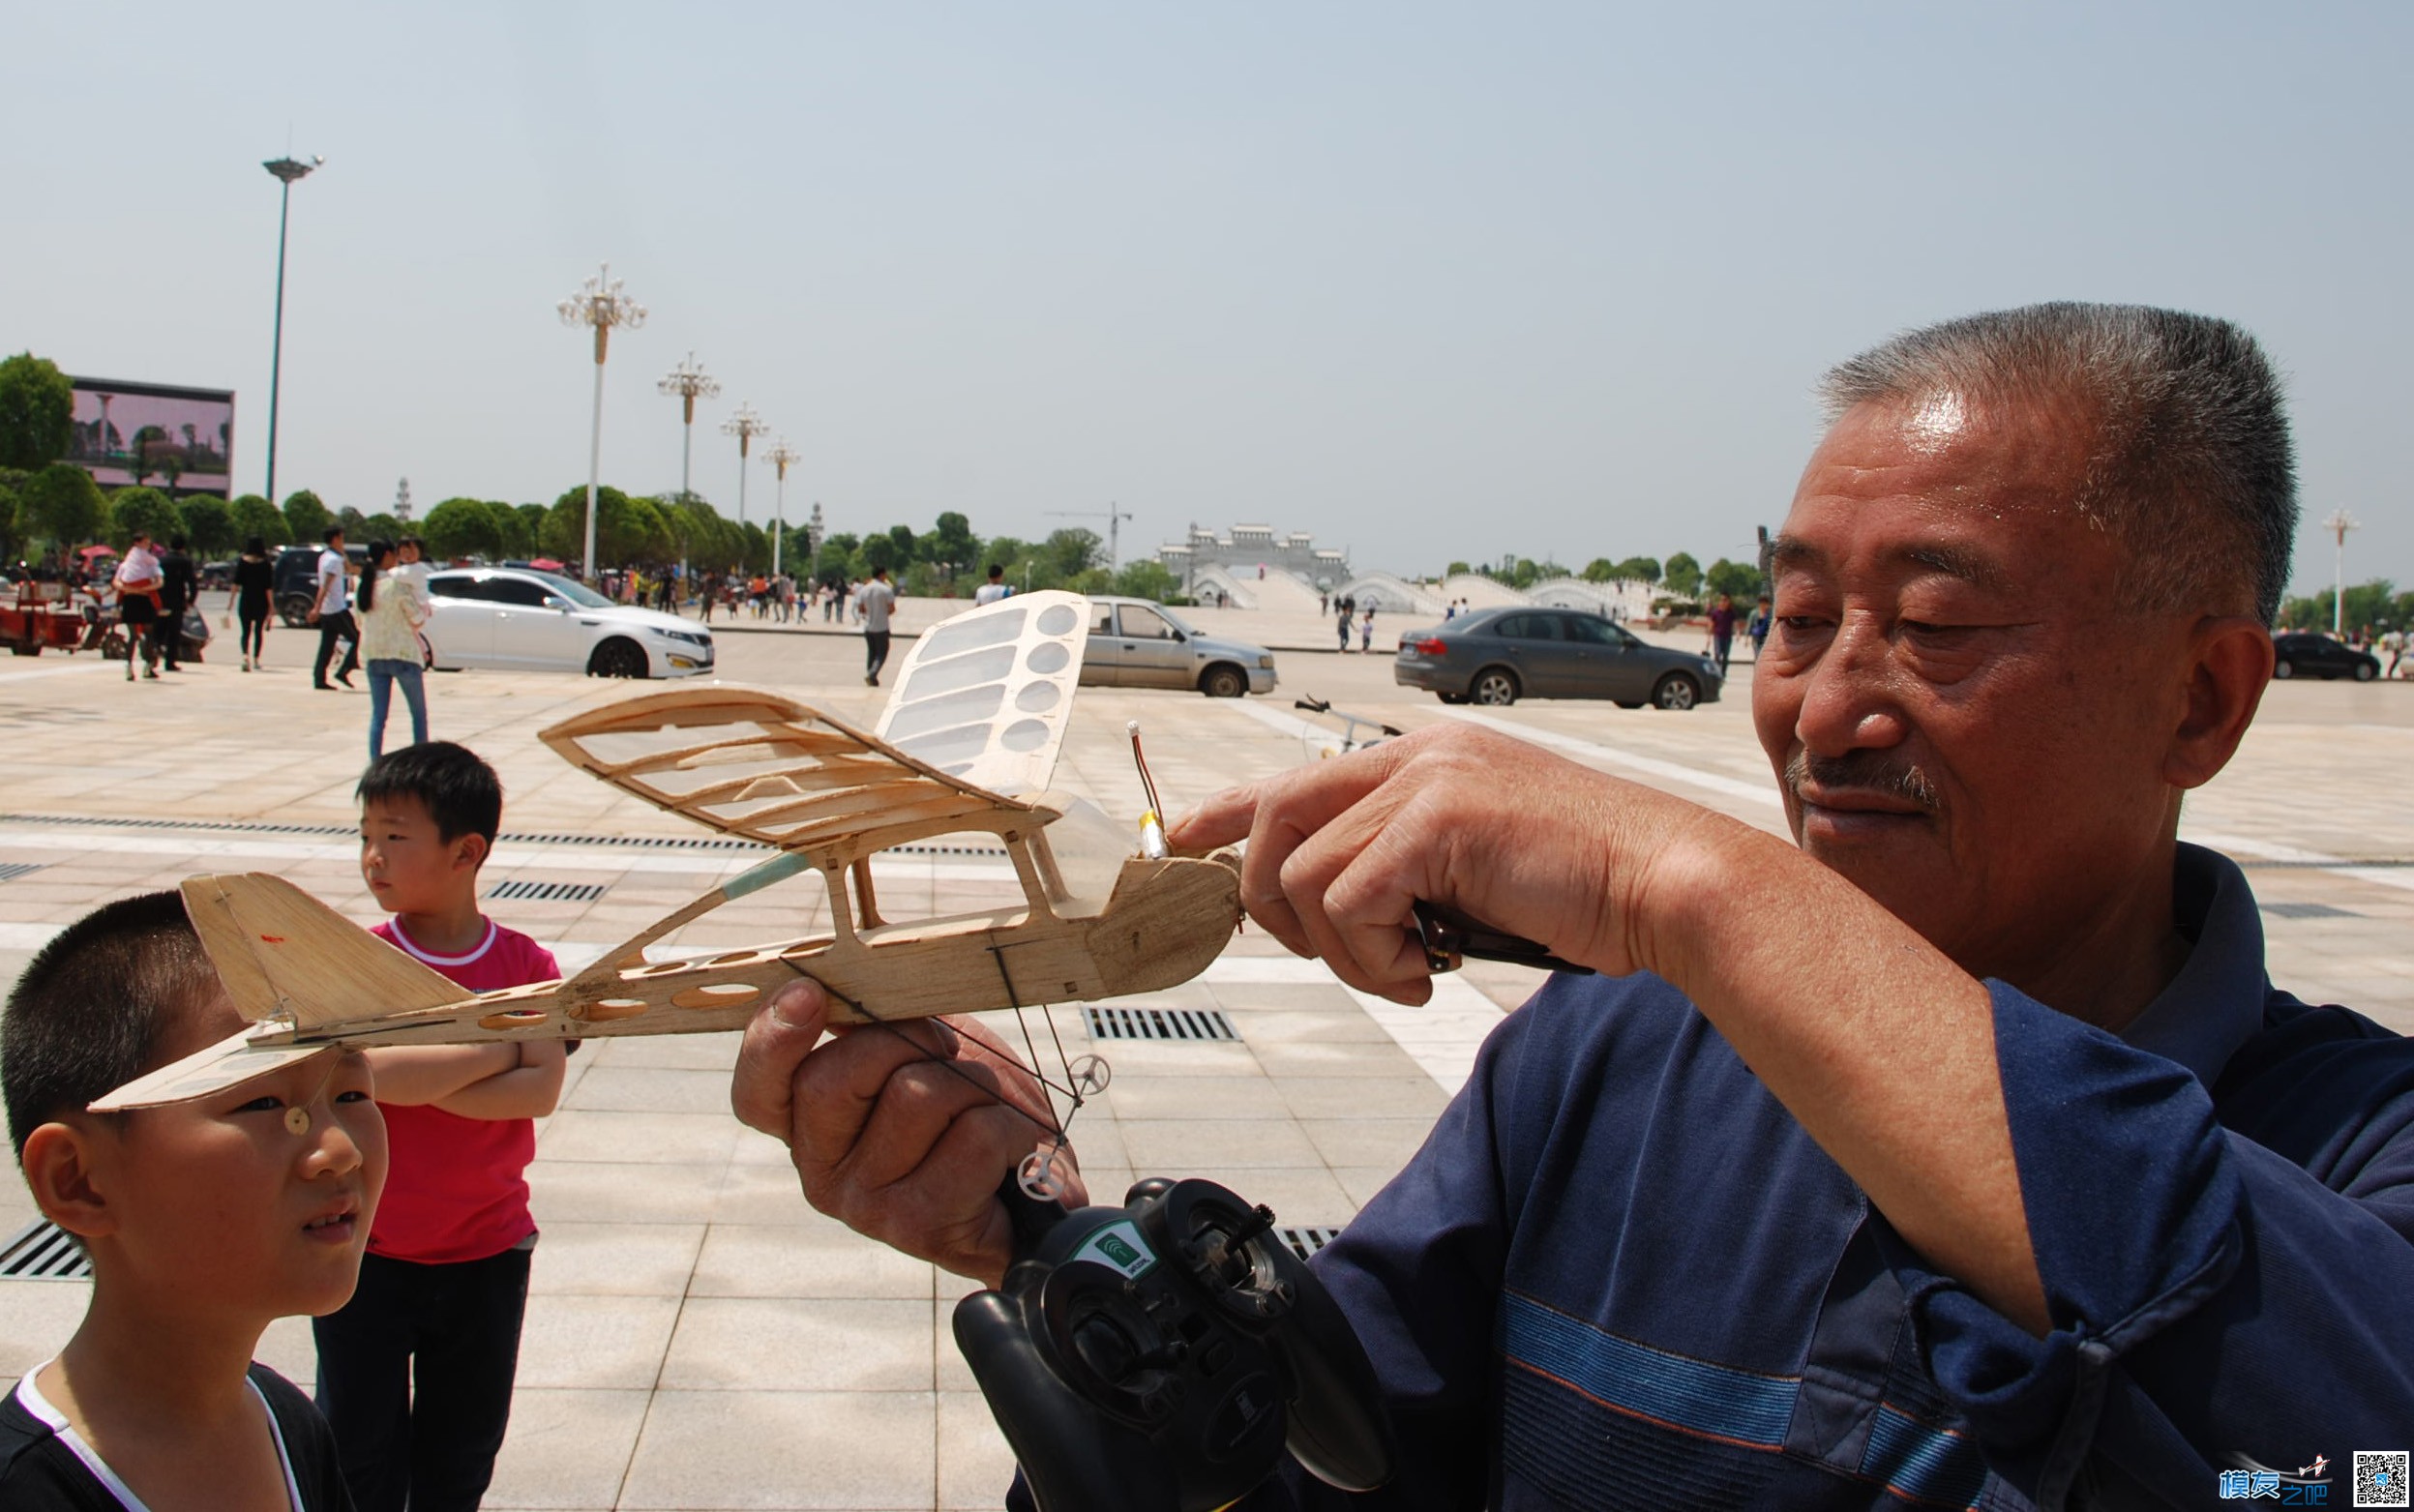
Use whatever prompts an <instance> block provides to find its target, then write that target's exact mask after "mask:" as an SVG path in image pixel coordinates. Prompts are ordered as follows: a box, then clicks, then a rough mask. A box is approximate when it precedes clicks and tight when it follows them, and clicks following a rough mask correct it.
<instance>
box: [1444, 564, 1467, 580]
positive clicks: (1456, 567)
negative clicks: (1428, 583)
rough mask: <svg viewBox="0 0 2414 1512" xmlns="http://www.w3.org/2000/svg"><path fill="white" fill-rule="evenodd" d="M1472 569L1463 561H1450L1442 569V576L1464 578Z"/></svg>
mask: <svg viewBox="0 0 2414 1512" xmlns="http://www.w3.org/2000/svg"><path fill="white" fill-rule="evenodd" d="M1474 571H1475V569H1474V568H1472V567H1470V566H1468V565H1467V564H1466V563H1465V562H1452V563H1451V564H1450V565H1449V566H1447V567H1445V568H1444V569H1443V570H1442V576H1443V577H1445V578H1464V577H1467V576H1468V575H1470V574H1472V573H1473V572H1474Z"/></svg>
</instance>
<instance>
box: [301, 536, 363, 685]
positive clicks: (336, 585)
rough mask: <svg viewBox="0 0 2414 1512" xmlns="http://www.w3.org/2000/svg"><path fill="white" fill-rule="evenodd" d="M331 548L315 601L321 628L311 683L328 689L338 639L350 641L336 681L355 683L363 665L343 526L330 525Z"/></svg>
mask: <svg viewBox="0 0 2414 1512" xmlns="http://www.w3.org/2000/svg"><path fill="white" fill-rule="evenodd" d="M326 542H327V548H326V549H325V550H323V551H321V552H319V553H318V586H317V590H316V592H315V594H314V596H313V598H312V600H311V614H310V617H311V623H312V624H313V625H316V626H317V627H318V657H317V659H316V660H315V661H313V662H312V663H311V686H312V687H313V688H316V689H318V690H320V691H321V692H324V691H326V689H327V688H328V687H329V684H328V682H327V664H328V663H329V662H332V661H334V660H335V654H336V642H337V641H339V640H341V641H343V642H346V643H345V645H344V648H343V666H341V667H337V668H336V681H337V682H340V683H342V684H343V686H345V687H346V688H349V687H351V686H352V668H354V667H358V666H360V665H361V646H360V637H361V633H360V627H359V626H358V625H356V624H354V623H353V622H352V585H351V583H350V582H349V580H347V579H346V578H345V577H344V569H345V568H346V567H348V566H350V565H351V564H350V562H349V561H348V560H346V558H345V557H344V554H343V526H342V525H329V526H328V527H327V534H326Z"/></svg>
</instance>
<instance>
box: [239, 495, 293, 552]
mask: <svg viewBox="0 0 2414 1512" xmlns="http://www.w3.org/2000/svg"><path fill="white" fill-rule="evenodd" d="M227 513H228V514H229V515H231V516H232V517H233V518H234V526H235V538H236V540H237V541H238V542H239V543H240V542H243V541H248V540H250V539H251V538H252V537H253V536H257V537H259V538H260V541H261V543H262V544H264V545H266V546H270V547H279V546H283V545H284V544H285V543H286V542H288V541H290V540H292V539H293V532H292V531H291V530H289V529H287V528H286V526H285V518H284V516H283V515H280V514H278V513H277V506H276V505H274V504H271V503H269V502H268V500H266V499H264V498H262V497H260V496H259V495H258V494H256V493H245V494H242V495H239V496H238V497H237V498H236V499H235V501H234V503H233V504H231V505H229V506H227Z"/></svg>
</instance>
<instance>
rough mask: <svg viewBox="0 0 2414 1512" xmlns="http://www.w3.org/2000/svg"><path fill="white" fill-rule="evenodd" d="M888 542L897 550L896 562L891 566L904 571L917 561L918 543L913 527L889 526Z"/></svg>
mask: <svg viewBox="0 0 2414 1512" xmlns="http://www.w3.org/2000/svg"><path fill="white" fill-rule="evenodd" d="M888 541H889V544H890V545H891V546H893V547H895V548H897V557H896V560H895V561H894V562H892V563H891V564H890V565H891V566H893V567H896V568H898V569H899V570H901V571H902V570H903V569H904V567H905V565H906V564H907V563H908V562H910V561H914V560H916V559H917V554H916V550H915V548H916V546H917V545H918V543H917V542H916V540H915V538H914V534H913V527H912V526H911V525H891V526H889V527H888Z"/></svg>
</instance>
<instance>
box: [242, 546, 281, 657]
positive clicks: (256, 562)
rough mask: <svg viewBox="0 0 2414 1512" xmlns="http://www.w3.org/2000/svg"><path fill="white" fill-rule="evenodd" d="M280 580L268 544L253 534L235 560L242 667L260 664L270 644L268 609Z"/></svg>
mask: <svg viewBox="0 0 2414 1512" xmlns="http://www.w3.org/2000/svg"><path fill="white" fill-rule="evenodd" d="M276 582H277V567H276V564H275V563H273V562H271V561H270V560H269V559H268V543H267V542H266V541H265V540H263V539H261V538H260V537H258V536H253V537H252V538H251V539H249V540H247V541H245V542H244V543H243V555H242V557H241V558H240V559H239V560H238V561H236V563H235V622H236V623H237V624H239V625H241V626H242V627H243V630H242V635H241V636H240V637H238V639H237V642H236V643H237V644H239V645H240V646H241V647H242V648H243V669H244V670H245V671H247V672H248V671H251V670H252V669H253V668H254V667H258V666H259V665H260V656H261V653H262V652H263V651H265V650H266V649H267V645H268V611H269V608H270V600H271V599H272V598H273V597H274V595H273V593H272V590H273V589H274V588H275V586H276Z"/></svg>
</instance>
